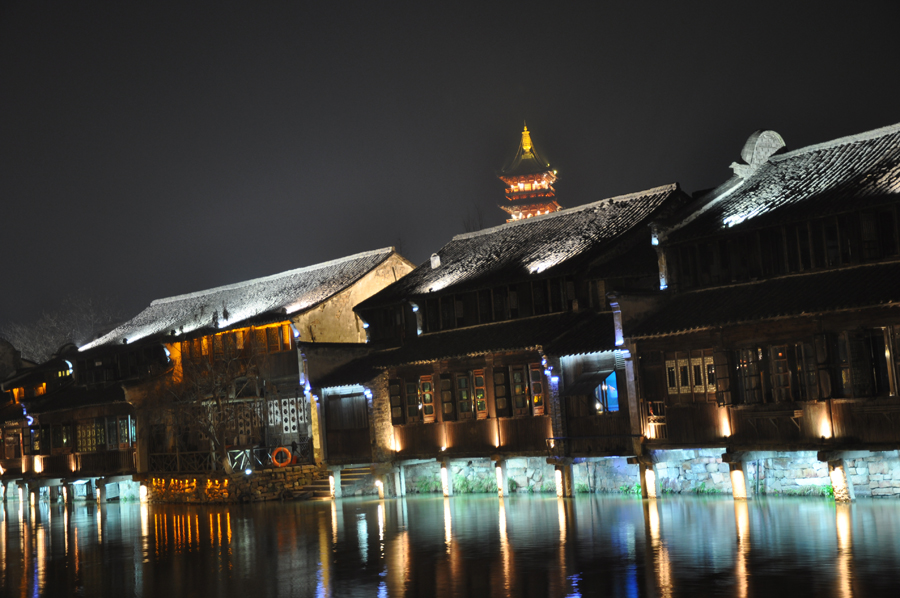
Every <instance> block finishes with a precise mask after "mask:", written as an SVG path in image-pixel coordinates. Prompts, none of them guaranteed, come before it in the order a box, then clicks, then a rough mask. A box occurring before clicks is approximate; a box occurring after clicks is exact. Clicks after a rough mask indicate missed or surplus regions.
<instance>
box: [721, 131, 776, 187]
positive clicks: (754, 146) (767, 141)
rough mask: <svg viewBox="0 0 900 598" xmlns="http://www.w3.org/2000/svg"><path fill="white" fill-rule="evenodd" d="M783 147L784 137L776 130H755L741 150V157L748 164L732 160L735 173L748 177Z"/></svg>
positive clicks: (744, 177)
mask: <svg viewBox="0 0 900 598" xmlns="http://www.w3.org/2000/svg"><path fill="white" fill-rule="evenodd" d="M783 147H785V143H784V139H782V138H781V135H779V134H778V133H776V132H775V131H770V130H763V129H760V130H758V131H754V132H753V134H752V135H750V137H749V138H748V139H747V142H746V143H744V148H743V149H742V150H741V158H742V159H743V160H744V162H746V164H738V163H737V162H732V163H731V169H732V170H733V171H734V174H736V175H737V176H739V177H741V178H742V179H746V178H747V177H749V176H750V175H752V174H753V173H754V172H756V170H757V169H758V168H759V167H760V166H762V165H763V164H765V163H766V162H768V161H769V158H771V157H772V156H773V155H775V154H776V153H777V152H778V151H779V150H781V149H782V148H783Z"/></svg>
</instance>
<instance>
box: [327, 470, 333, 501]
mask: <svg viewBox="0 0 900 598" xmlns="http://www.w3.org/2000/svg"><path fill="white" fill-rule="evenodd" d="M328 490H329V491H330V492H331V498H334V476H333V475H330V476H328Z"/></svg>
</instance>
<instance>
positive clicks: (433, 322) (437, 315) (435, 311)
mask: <svg viewBox="0 0 900 598" xmlns="http://www.w3.org/2000/svg"><path fill="white" fill-rule="evenodd" d="M425 327H426V328H427V331H428V332H436V331H438V330H440V329H441V303H440V301H438V300H437V299H427V300H426V301H425Z"/></svg>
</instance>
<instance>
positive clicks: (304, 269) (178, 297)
mask: <svg viewBox="0 0 900 598" xmlns="http://www.w3.org/2000/svg"><path fill="white" fill-rule="evenodd" d="M392 251H394V247H393V246H391V247H384V248H382V249H373V250H371V251H363V252H362V253H357V254H354V255H348V256H345V257H342V258H338V259H334V260H330V261H327V262H321V263H318V264H312V265H311V266H303V267H302V268H295V269H293V270H286V271H284V272H279V273H277V274H270V275H268V276H261V277H260V278H253V279H250V280H244V281H241V282H235V283H232V284H226V285H222V286H219V287H213V288H211V289H204V290H202V291H194V292H192V293H185V294H183V295H173V296H171V297H163V298H162V299H154V300H153V301H151V302H150V305H151V306H154V305H164V304H166V303H171V302H173V301H181V300H184V299H194V298H196V297H203V296H204V295H211V294H212V293H217V292H220V291H231V290H234V289H240V288H243V287H247V286H250V285H254V284H259V283H261V282H268V281H270V280H277V279H279V278H284V277H287V276H293V275H295V274H302V273H304V272H312V271H313V270H320V269H322V268H328V267H330V266H336V265H338V264H342V263H345V262H350V261H353V260H358V259H362V258H366V257H371V256H373V255H378V254H381V253H383V254H385V256H387V255H389V254H390V253H391V252H392Z"/></svg>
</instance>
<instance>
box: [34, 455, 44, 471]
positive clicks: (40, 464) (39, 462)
mask: <svg viewBox="0 0 900 598" xmlns="http://www.w3.org/2000/svg"><path fill="white" fill-rule="evenodd" d="M42 471H44V460H43V459H41V458H40V457H35V458H34V473H41V472H42Z"/></svg>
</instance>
